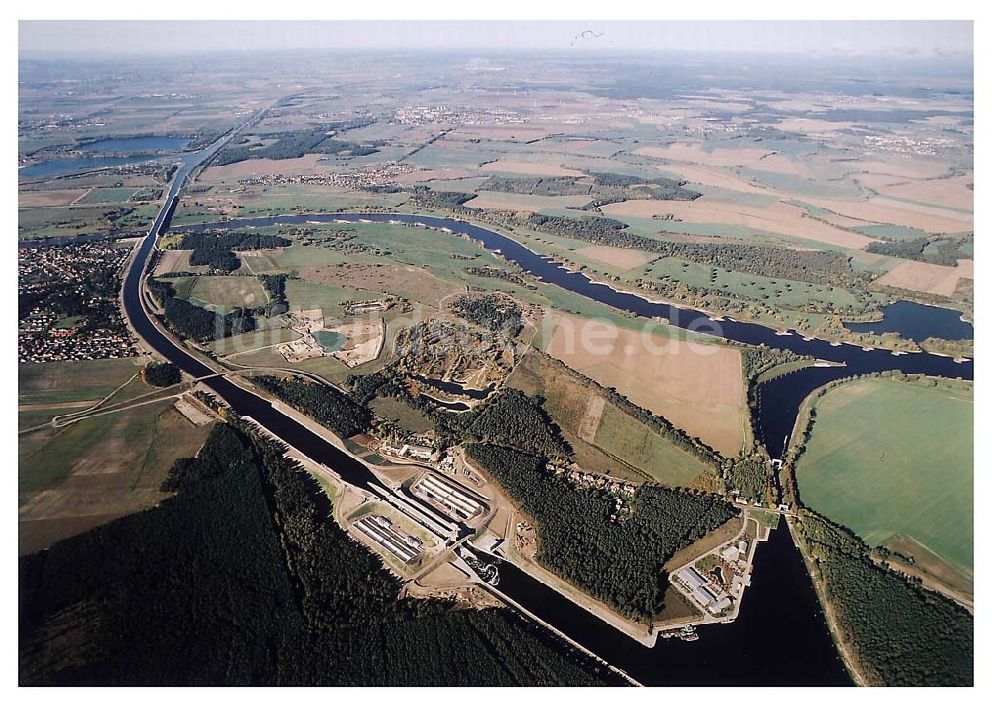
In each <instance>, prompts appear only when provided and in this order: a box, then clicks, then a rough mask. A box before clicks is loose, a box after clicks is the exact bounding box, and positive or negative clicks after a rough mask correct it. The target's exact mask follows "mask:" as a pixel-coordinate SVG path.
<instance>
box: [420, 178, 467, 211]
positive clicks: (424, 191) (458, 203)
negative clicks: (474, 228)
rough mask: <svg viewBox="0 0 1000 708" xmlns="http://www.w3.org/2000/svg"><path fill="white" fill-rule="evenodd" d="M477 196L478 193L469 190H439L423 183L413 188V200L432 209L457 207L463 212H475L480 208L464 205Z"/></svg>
mask: <svg viewBox="0 0 1000 708" xmlns="http://www.w3.org/2000/svg"><path fill="white" fill-rule="evenodd" d="M475 198H476V195H475V194H471V193H469V192H445V191H438V190H436V189H431V188H430V187H425V186H423V185H417V186H415V187H414V188H413V200H414V202H416V204H417V206H421V207H427V208H430V209H457V210H459V211H461V212H462V213H469V212H474V211H478V210H476V209H472V208H470V207H466V206H463V205H464V204H465V203H466V202H467V201H470V200H472V199H475Z"/></svg>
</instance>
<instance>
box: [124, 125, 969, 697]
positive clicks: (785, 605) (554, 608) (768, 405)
mask: <svg viewBox="0 0 1000 708" xmlns="http://www.w3.org/2000/svg"><path fill="white" fill-rule="evenodd" d="M235 132H238V131H234V133H233V134H235ZM227 139H228V136H227V137H226V138H222V139H220V140H219V141H218V142H217V143H215V144H213V145H212V146H210V147H209V148H206V149H205V150H202V151H200V152H198V153H194V154H193V155H192V156H191V158H189V159H186V160H185V162H184V164H183V165H182V167H181V168H180V169H179V170H178V173H177V175H176V176H175V179H174V182H173V185H172V186H171V189H170V191H169V194H168V199H167V202H166V204H165V205H164V208H163V209H162V210H161V211H160V213H159V214H158V215H157V218H156V220H155V222H154V224H153V227H152V228H151V229H150V231H149V234H148V235H147V237H146V238H145V239H144V240H143V242H142V243H141V245H140V247H139V250H138V251H137V253H136V256H135V258H134V260H133V262H132V265H131V266H130V268H129V271H128V274H127V277H126V280H125V285H124V291H123V300H124V306H125V311H126V314H127V315H128V318H129V320H130V321H131V323H132V326H133V327H134V328H135V330H136V331H137V332H138V334H139V335H140V336H141V337H142V338H143V339H144V340H145V341H146V342H147V343H148V344H149V345H150V346H151V347H152V348H153V349H155V350H156V351H157V352H159V353H160V354H161V355H162V356H163V357H164V358H166V359H167V360H169V361H172V362H173V363H174V364H176V365H177V366H179V367H180V368H181V369H183V370H184V371H185V372H187V373H188V374H190V375H192V376H194V377H196V378H201V377H205V376H211V375H212V374H215V373H216V372H215V371H213V370H212V369H211V368H210V367H209V366H207V365H206V364H205V363H203V362H202V361H200V360H199V359H197V358H195V357H194V356H192V355H191V354H190V353H189V352H187V351H185V350H184V349H183V348H182V347H180V346H178V345H177V344H176V343H175V342H174V341H173V340H172V339H171V338H169V337H167V336H166V335H164V333H163V332H161V331H160V330H159V329H158V328H157V327H156V325H155V324H154V323H153V322H152V321H151V319H150V316H149V315H148V313H147V312H146V310H145V308H144V306H143V301H142V297H143V295H142V285H143V282H144V279H145V274H146V264H147V263H148V260H149V256H150V254H151V252H152V250H153V247H154V245H155V242H156V238H157V236H158V235H159V234H160V233H162V232H163V231H164V230H165V229H166V228H169V219H170V215H171V213H172V208H173V206H174V204H175V201H176V196H177V194H178V191H179V190H180V188H181V187H182V186H183V184H184V181H185V180H186V178H187V176H188V174H189V173H190V171H191V170H192V169H193V168H194V167H195V166H196V165H198V164H200V163H201V162H203V161H204V160H207V159H208V158H209V157H211V155H212V154H214V152H215V151H216V150H218V149H219V148H220V147H221V146H222V145H223V144H224V143H225V142H226V140H227ZM308 221H313V222H317V221H319V222H337V221H347V222H363V221H368V222H375V223H390V222H393V223H408V224H411V225H426V226H429V227H432V228H438V229H442V228H444V229H449V230H451V231H452V232H454V233H458V234H460V235H465V236H468V237H469V238H472V239H475V240H477V241H479V242H480V243H482V244H483V246H484V247H485V248H487V249H490V250H494V251H498V252H499V253H500V254H501V255H503V256H504V257H505V258H507V259H508V260H510V261H512V262H513V263H515V264H517V265H518V266H520V267H521V268H523V269H524V270H526V271H527V272H529V273H531V274H532V275H534V276H536V277H537V278H539V279H540V280H542V281H544V282H548V283H552V284H554V285H557V286H559V287H562V288H565V289H567V290H570V291H572V292H575V293H578V294H581V295H584V296H586V297H589V298H591V299H593V300H595V301H597V302H601V303H604V304H606V305H609V306H611V307H614V308H617V309H620V310H625V311H629V312H632V313H634V314H636V315H639V316H642V317H648V318H662V319H664V320H667V321H668V322H669V323H671V324H673V325H676V326H678V327H681V328H684V329H691V330H694V331H698V329H699V327H700V326H701V324H702V323H704V321H705V319H706V316H705V315H704V314H703V313H701V312H698V311H696V310H687V309H683V308H678V307H675V306H673V305H668V304H664V303H656V302H651V301H649V300H646V299H644V298H642V297H640V296H638V295H635V294H631V293H623V292H619V291H617V290H614V289H613V288H611V287H609V286H607V285H604V284H601V283H596V282H593V281H591V280H589V279H588V278H587V277H586V276H584V275H583V274H581V273H576V272H572V271H569V270H567V269H565V268H563V267H561V266H559V265H557V264H555V263H553V262H551V261H549V260H547V259H545V258H543V257H542V256H539V255H538V254H535V253H533V252H532V251H530V250H529V249H527V248H525V247H524V246H523V245H521V244H520V243H518V242H516V241H514V240H513V239H510V238H508V237H506V236H503V235H501V234H498V233H495V232H493V231H490V230H488V229H485V228H483V227H480V226H476V225H474V224H469V223H466V222H463V221H459V220H456V219H448V218H440V217H430V216H420V215H409V214H309V215H290V216H277V217H264V218H257V219H238V220H232V221H226V222H220V223H213V224H201V225H197V226H186V227H182V228H183V229H184V230H188V231H204V230H209V229H224V228H229V229H232V228H252V227H266V226H273V225H278V224H304V223H306V222H308ZM720 324H721V326H722V334H723V336H724V337H725V338H726V339H729V340H732V341H734V342H742V343H744V344H751V345H756V344H765V345H767V346H771V347H775V348H780V349H788V350H790V351H793V352H795V353H798V354H802V355H806V356H812V357H815V358H817V359H820V360H825V361H834V362H841V363H843V364H844V366H840V367H825V368H824V367H813V368H808V369H802V370H799V371H797V372H794V373H791V374H787V375H784V376H781V377H778V378H776V379H773V380H771V381H769V382H767V383H765V384H763V385H762V386H760V388H759V389H758V401H759V403H758V406H757V411H756V417H757V427H758V430H759V432H760V434H761V435H762V437H763V439H764V442H765V444H766V445H767V448H768V450H769V451H770V452H771V454H772V456H773V457H779V456H780V455H781V453H782V451H783V447H784V442H785V437H786V436H787V435H788V434H789V433H790V432H791V429H792V426H793V425H794V422H795V416H796V414H797V412H798V407H799V404H800V403H801V401H802V400H803V399H804V398H805V396H806V395H808V394H809V392H810V391H812V390H813V389H815V388H816V387H817V386H820V385H822V384H824V383H826V382H828V381H831V380H834V379H838V378H843V377H845V376H852V375H855V374H860V373H872V372H877V371H883V370H889V369H899V370H901V371H904V372H906V373H923V374H932V375H938V376H947V377H957V378H964V379H971V378H972V375H973V364H972V362H971V361H966V362H956V361H954V360H952V359H951V358H947V357H940V356H935V355H931V354H926V353H917V354H905V355H901V356H896V355H893V354H892V353H891V352H888V351H884V350H870V351H869V350H863V349H861V348H860V347H854V346H838V345H835V344H832V343H830V342H826V341H822V340H817V339H808V338H805V337H802V336H801V335H799V334H797V333H794V332H790V333H787V334H786V333H780V334H779V333H778V332H775V331H774V330H771V329H769V328H767V327H764V326H761V325H757V324H751V323H745V322H737V321H733V320H729V319H724V320H723V321H722V322H721V323H720ZM204 383H205V384H206V385H207V386H208V387H209V388H211V389H212V390H213V391H215V392H216V393H217V394H218V395H219V396H220V397H221V398H222V399H224V400H225V401H226V402H227V403H228V404H229V405H230V406H231V407H232V408H233V410H234V411H235V412H236V413H237V414H239V415H241V416H245V417H249V418H252V419H253V420H255V421H256V422H257V423H258V424H260V425H261V426H263V427H264V428H265V429H266V430H268V431H269V432H270V433H272V434H273V435H275V436H277V437H279V438H280V439H282V440H283V441H285V442H286V443H287V444H288V445H290V446H291V447H293V448H295V449H296V450H298V451H299V452H301V453H302V454H304V455H306V456H307V457H309V458H310V459H312V460H314V461H316V462H318V463H321V464H324V465H326V466H327V467H329V468H330V469H331V470H334V471H335V472H336V473H337V474H338V475H339V476H340V477H341V478H342V479H343V480H344V481H345V482H347V483H349V484H352V485H354V486H357V487H367V488H371V489H373V490H374V491H376V492H377V493H379V494H391V492H390V491H389V490H388V489H387V488H386V487H385V486H384V485H383V484H382V482H381V481H380V480H379V479H378V478H377V477H375V475H374V474H373V473H372V471H371V470H370V469H369V468H368V467H367V466H366V465H365V464H364V463H363V462H361V461H360V460H358V459H356V458H354V457H352V456H350V455H348V454H347V453H345V452H344V451H342V450H341V449H339V448H337V447H336V446H334V445H333V444H332V443H330V442H329V441H327V440H326V439H324V438H323V437H321V436H319V435H317V434H316V433H314V432H312V431H311V430H310V429H309V428H307V427H306V426H304V425H303V424H302V423H300V422H298V421H297V420H295V419H293V418H292V417H290V416H288V415H286V414H284V413H282V412H281V411H280V410H278V409H277V408H275V407H274V406H273V405H272V404H271V402H270V401H268V400H267V399H264V398H262V397H260V396H258V395H257V394H255V393H253V392H251V391H249V390H247V389H245V388H242V387H240V386H238V385H236V384H234V383H232V382H231V381H229V380H227V379H225V378H222V377H215V378H209V379H207V380H206V381H205V382H204ZM484 560H486V559H484ZM488 561H489V562H491V563H494V564H496V565H498V566H499V567H500V582H499V586H498V590H499V591H500V592H502V593H503V594H504V595H506V596H507V597H509V598H510V599H511V600H513V601H514V602H515V603H517V604H518V605H520V606H521V607H523V608H524V609H525V610H527V611H528V612H530V613H531V614H533V615H535V616H536V617H537V618H538V619H540V620H541V621H542V622H544V623H546V624H548V625H550V626H552V627H554V628H556V629H558V630H559V631H560V632H562V633H563V634H565V635H566V636H568V637H569V638H571V639H572V640H573V641H575V642H577V643H578V644H580V645H582V646H584V647H586V648H587V649H589V650H590V651H592V652H593V653H594V654H596V655H598V656H600V657H601V658H603V659H604V660H605V661H607V662H608V663H610V664H612V665H614V666H616V667H618V668H619V669H621V670H622V671H624V672H626V673H627V674H629V675H630V676H632V677H633V678H634V679H636V680H637V681H639V682H641V683H643V684H647V685H737V686H739V685H848V684H850V677H849V676H848V673H847V671H846V670H845V668H844V666H843V664H842V662H841V661H840V658H839V656H838V654H837V650H836V648H835V646H834V643H833V641H832V639H831V637H830V633H829V630H828V628H827V626H826V622H825V620H824V618H823V615H822V612H821V609H820V606H819V602H818V600H817V598H816V595H815V593H814V591H813V588H812V583H811V580H810V578H809V575H808V572H807V570H806V567H805V563H804V561H803V559H802V557H801V555H800V553H799V551H798V550H797V549H796V548H795V546H794V544H793V542H792V537H791V534H790V532H789V530H788V528H787V526H786V525H785V524H784V523H782V524H781V525H780V526H779V527H778V528H777V529H775V530H772V532H771V536H770V540H769V541H768V542H767V543H766V544H763V545H761V546H760V547H759V548H758V549H757V553H756V555H755V559H754V571H753V582H752V584H751V585H750V586H749V587H748V588H747V590H746V594H745V596H744V598H743V603H742V606H741V611H740V614H739V617H738V619H737V620H736V621H735V622H733V623H732V624H716V625H707V626H702V627H700V628H699V635H700V637H701V638H700V640H699V641H697V642H679V641H659V642H657V643H656V645H655V646H654V647H652V648H647V647H645V646H643V645H642V644H640V643H638V642H636V641H635V640H633V639H632V638H630V637H629V636H627V635H625V634H624V633H622V632H620V631H618V630H617V629H615V628H613V627H612V626H611V625H609V624H606V623H605V622H604V621H603V620H601V619H598V618H597V617H596V616H594V615H593V614H591V613H590V612H588V611H586V610H584V609H583V608H581V607H579V606H578V605H576V604H575V603H573V602H572V601H571V600H568V599H567V598H566V597H564V596H563V595H561V594H560V593H559V592H557V591H556V590H553V589H552V588H550V587H548V586H547V585H545V584H543V583H541V582H539V581H537V580H535V579H534V578H532V577H531V576H529V575H528V574H526V573H524V572H523V571H521V570H519V569H518V568H517V567H515V566H513V565H511V564H509V563H507V562H506V561H503V560H499V559H496V558H494V557H489V558H488ZM539 631H544V630H541V629H540V630H539Z"/></svg>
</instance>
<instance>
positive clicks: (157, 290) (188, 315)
mask: <svg viewBox="0 0 1000 708" xmlns="http://www.w3.org/2000/svg"><path fill="white" fill-rule="evenodd" d="M148 285H149V291H150V293H152V295H153V297H154V298H155V299H156V300H157V301H158V302H159V303H160V305H161V306H162V307H163V318H164V320H166V322H167V324H168V325H169V326H170V327H171V329H173V330H175V331H177V332H179V333H180V334H182V335H183V336H185V337H188V338H190V339H193V340H195V341H197V342H207V341H209V340H212V339H222V338H225V337H232V336H233V335H235V334H243V333H244V332H253V331H254V329H256V327H257V321H256V320H255V319H254V317H253V311H252V310H247V309H243V308H236V309H235V310H233V311H232V312H230V313H229V314H228V315H220V314H219V313H217V312H214V311H212V310H207V309H205V308H204V307H198V306H197V305H192V304H191V303H190V302H188V301H187V300H182V299H180V298H179V297H176V294H177V293H176V290H174V286H173V285H172V284H170V283H168V282H166V281H163V280H154V279H150V280H149V281H148Z"/></svg>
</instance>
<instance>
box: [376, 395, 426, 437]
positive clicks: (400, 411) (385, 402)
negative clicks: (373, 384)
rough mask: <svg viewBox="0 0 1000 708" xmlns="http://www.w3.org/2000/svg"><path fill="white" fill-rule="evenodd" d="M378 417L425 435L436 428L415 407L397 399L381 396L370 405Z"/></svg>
mask: <svg viewBox="0 0 1000 708" xmlns="http://www.w3.org/2000/svg"><path fill="white" fill-rule="evenodd" d="M368 407H369V408H371V409H372V410H373V411H374V412H375V414H376V415H377V416H379V417H380V418H385V419H386V420H391V421H393V422H394V423H396V425H398V426H399V427H401V428H404V429H406V430H409V431H411V432H414V433H423V432H425V431H427V430H430V429H431V428H433V427H434V421H433V420H431V419H430V418H428V417H427V416H425V415H424V414H423V413H421V412H420V411H418V410H417V409H416V408H414V407H413V406H410V405H407V404H406V403H404V402H403V401H397V400H396V399H395V398H388V397H386V396H379V397H378V398H375V399H374V400H372V402H371V403H369V404H368Z"/></svg>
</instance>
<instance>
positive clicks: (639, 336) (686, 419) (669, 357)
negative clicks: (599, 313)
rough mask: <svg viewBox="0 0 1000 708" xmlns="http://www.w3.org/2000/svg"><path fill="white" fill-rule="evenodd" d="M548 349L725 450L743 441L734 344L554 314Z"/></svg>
mask: <svg viewBox="0 0 1000 708" xmlns="http://www.w3.org/2000/svg"><path fill="white" fill-rule="evenodd" d="M588 343H589V344H588ZM547 353H548V354H549V355H551V356H553V357H555V358H557V359H560V360H561V361H563V362H564V363H565V364H567V365H568V366H570V367H572V368H574V369H576V370H577V371H579V372H581V373H583V374H585V375H586V376H589V377H590V378H592V379H594V380H595V381H597V382H598V383H600V384H601V385H603V386H611V387H614V388H615V389H616V390H617V391H618V392H619V393H621V394H622V395H624V396H626V397H627V398H628V399H629V400H631V401H632V402H634V403H635V404H637V405H639V406H642V407H643V408H646V409H648V410H650V411H652V412H653V413H656V414H658V415H662V416H663V417H664V418H666V419H667V420H669V421H671V422H672V423H673V424H674V425H676V426H677V427H679V428H682V429H683V430H685V431H687V433H688V434H689V435H692V436H695V437H699V438H701V439H702V440H703V441H704V442H705V443H707V444H709V445H711V446H712V447H714V448H715V449H716V450H718V451H719V452H721V453H723V454H725V455H736V454H738V453H739V452H740V449H741V448H742V446H743V431H744V416H745V412H744V405H743V401H744V386H743V373H742V368H741V362H740V353H739V351H737V350H736V349H734V348H731V347H725V346H720V345H716V344H694V343H688V342H684V341H681V340H671V339H667V338H666V337H662V336H657V335H644V334H643V333H640V332H635V331H633V330H626V329H620V328H618V327H616V326H614V325H611V324H609V323H597V322H596V321H588V320H584V319H581V318H577V317H569V316H561V317H560V318H559V320H558V321H557V323H556V326H555V328H554V330H553V333H552V337H551V340H550V341H549V344H548V347H547Z"/></svg>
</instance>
